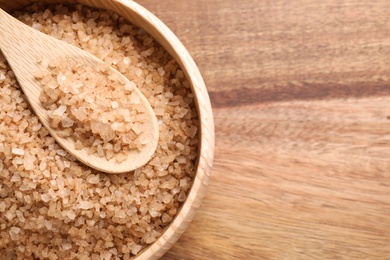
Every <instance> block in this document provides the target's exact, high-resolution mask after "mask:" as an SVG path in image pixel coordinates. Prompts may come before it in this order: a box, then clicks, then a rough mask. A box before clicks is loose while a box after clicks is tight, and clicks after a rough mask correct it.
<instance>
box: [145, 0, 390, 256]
mask: <svg viewBox="0 0 390 260" xmlns="http://www.w3.org/2000/svg"><path fill="white" fill-rule="evenodd" d="M138 2H139V3H140V4H142V5H143V6H145V7H146V8H147V9H149V10H150V11H152V12H153V13H155V14H156V15H157V16H158V17H159V18H160V19H161V20H163V21H164V22H165V23H166V24H167V25H168V26H169V27H170V28H171V29H172V30H173V31H174V32H175V33H176V34H177V35H178V37H179V38H180V39H181V40H182V42H183V43H184V44H185V45H186V47H187V48H188V50H189V51H190V53H191V54H192V55H193V57H194V59H195V61H196V62H197V63H198V65H199V68H200V70H201V72H202V74H203V76H204V79H205V81H206V84H207V86H208V90H209V93H210V97H211V101H212V104H213V107H214V116H215V127H216V151H215V163H214V169H213V172H212V176H211V179H210V185H209V188H208V191H207V194H206V197H205V199H204V201H203V204H202V206H201V208H200V210H199V211H198V214H197V215H196V217H195V219H194V221H193V223H192V224H191V225H190V227H189V229H188V230H187V231H186V233H185V234H184V235H183V236H182V238H181V239H180V240H179V241H178V242H177V244H176V245H175V246H174V247H173V248H172V249H171V250H170V251H169V252H168V253H167V254H166V255H165V256H164V258H163V259H166V260H167V259H278V260H280V259H332V260H333V259H381V260H382V259H390V1H388V0H372V1H363V0H361V1H358V0H327V1H323V0H294V1H292V0H243V1H234V0H212V1H210V0H192V1H190V0H182V1H177V0H164V1H147V0H138Z"/></svg>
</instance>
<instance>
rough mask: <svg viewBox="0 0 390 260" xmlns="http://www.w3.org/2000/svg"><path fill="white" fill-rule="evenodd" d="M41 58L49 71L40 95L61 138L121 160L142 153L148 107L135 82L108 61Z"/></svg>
mask: <svg viewBox="0 0 390 260" xmlns="http://www.w3.org/2000/svg"><path fill="white" fill-rule="evenodd" d="M39 62H40V63H42V64H43V63H45V65H46V69H45V70H40V71H37V72H36V76H35V77H36V79H37V80H38V81H39V82H40V83H41V85H42V92H41V94H40V98H39V99H40V101H41V103H42V105H43V107H45V108H46V109H47V110H48V116H49V119H50V126H51V127H52V128H53V129H57V130H58V131H59V135H60V136H61V137H70V138H72V139H73V140H74V142H75V143H76V146H75V147H76V149H87V150H88V153H89V154H94V153H95V154H97V155H99V156H100V157H106V158H107V159H111V158H113V157H115V159H116V160H117V162H121V161H123V160H125V159H126V156H127V154H128V152H129V151H130V150H138V151H140V150H141V149H142V147H143V146H144V145H145V144H146V143H147V140H146V142H144V141H143V139H142V134H143V133H144V132H145V131H146V130H145V126H144V121H145V118H144V113H145V111H144V109H145V108H144V107H143V105H142V104H141V101H140V98H139V96H138V94H137V93H136V91H135V87H136V86H135V83H134V82H132V81H129V82H126V81H124V80H123V78H122V77H121V76H120V75H118V74H117V73H114V72H113V70H112V69H111V68H110V67H109V66H108V65H99V66H97V67H96V68H94V67H91V66H90V65H86V64H81V63H70V62H69V61H61V60H55V61H52V62H50V63H49V62H45V59H43V58H42V59H41V60H39ZM118 153H119V155H117V154H118Z"/></svg>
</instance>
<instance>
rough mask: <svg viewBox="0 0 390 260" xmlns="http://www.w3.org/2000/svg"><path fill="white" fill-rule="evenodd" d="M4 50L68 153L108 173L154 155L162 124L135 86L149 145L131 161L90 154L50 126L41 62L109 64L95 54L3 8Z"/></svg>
mask: <svg viewBox="0 0 390 260" xmlns="http://www.w3.org/2000/svg"><path fill="white" fill-rule="evenodd" d="M0 35H1V37H0V50H1V51H2V53H3V54H4V56H5V57H6V59H7V61H8V63H9V64H10V66H11V68H12V70H13V72H14V74H15V76H16V78H17V80H18V82H19V85H20V87H21V88H22V90H23V92H24V94H25V96H26V98H27V100H28V102H29V103H30V106H31V108H32V109H33V110H34V112H35V114H36V115H37V117H38V118H39V119H40V121H41V122H42V124H43V125H44V126H45V127H46V129H47V130H48V131H49V133H50V135H51V136H52V137H54V138H55V139H56V141H57V143H58V144H59V145H61V146H62V147H63V148H64V149H65V150H66V151H68V153H70V154H71V155H72V156H73V157H75V158H76V159H77V160H79V161H80V162H82V163H84V164H85V165H87V166H89V167H91V168H94V169H96V170H99V171H103V172H106V173H123V172H129V171H133V170H135V169H137V168H139V167H141V166H143V165H144V164H146V163H147V162H148V161H149V160H150V159H151V158H152V156H153V154H154V152H155V150H156V148H157V143H158V124H157V118H156V116H155V114H154V111H153V109H152V107H151V106H150V104H149V102H148V100H147V99H146V97H145V96H144V95H143V94H142V93H141V91H140V90H139V89H138V88H136V87H134V89H133V90H134V92H135V93H136V94H137V95H138V97H139V100H140V103H141V104H142V105H143V107H144V108H145V109H144V111H145V121H144V122H143V123H144V129H145V132H144V133H142V134H143V137H144V139H145V140H147V142H146V143H145V144H144V146H143V147H142V149H141V150H130V151H128V156H127V158H126V159H125V160H124V161H122V162H118V161H117V160H116V159H115V156H114V157H113V158H111V159H106V157H100V156H99V155H98V154H97V153H92V154H90V153H89V152H88V151H87V150H86V149H76V147H75V141H74V140H73V139H72V138H70V137H62V136H60V135H59V131H58V130H57V129H53V128H52V127H51V126H50V118H49V115H48V110H46V109H45V108H44V107H43V105H42V103H41V102H40V99H39V97H40V94H41V92H42V86H41V84H40V82H39V81H38V80H36V78H35V74H36V72H37V71H45V70H47V68H46V67H45V66H44V64H42V63H41V62H38V61H39V60H42V59H44V60H46V61H47V62H48V64H50V63H53V62H55V61H58V60H61V61H66V62H69V63H71V64H75V63H77V64H79V65H82V66H90V67H92V68H93V69H98V68H99V66H103V65H104V64H105V63H104V62H103V61H102V60H100V59H98V58H97V57H95V56H94V55H92V54H90V53H88V52H86V51H83V50H81V49H79V48H77V47H75V46H73V45H70V44H68V43H66V42H63V41H60V40H57V39H55V38H53V37H51V36H48V35H46V34H44V33H41V32H39V31H37V30H35V29H34V28H31V27H29V26H27V25H25V24H23V23H22V22H20V21H18V20H17V19H15V18H13V17H12V16H10V15H9V14H7V13H6V12H5V11H4V10H2V9H0ZM110 70H111V73H113V74H115V75H116V76H117V77H119V78H120V80H121V81H123V82H129V80H128V79H127V78H126V77H125V76H123V75H122V74H121V73H119V72H118V71H116V70H115V69H113V68H111V67H110Z"/></svg>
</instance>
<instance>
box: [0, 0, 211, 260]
mask: <svg viewBox="0 0 390 260" xmlns="http://www.w3.org/2000/svg"><path fill="white" fill-rule="evenodd" d="M37 1H38V0H13V1H9V0H0V8H2V9H4V10H6V11H12V10H16V9H20V8H22V7H23V6H26V5H30V4H32V3H33V2H37ZM39 1H41V2H48V3H56V2H58V3H81V4H84V5H87V6H90V7H94V8H100V9H108V10H113V11H115V12H117V13H118V14H120V15H121V16H122V17H124V18H126V19H127V20H128V21H130V22H132V23H133V24H135V25H137V26H139V27H141V28H143V29H144V30H145V31H147V32H148V33H149V34H150V35H151V36H152V37H153V38H154V39H155V40H157V41H158V42H159V43H160V44H161V45H162V46H163V47H164V48H165V49H166V50H167V51H168V52H169V53H170V54H171V56H172V57H174V58H175V59H176V61H177V62H178V64H179V65H180V67H181V69H182V70H183V71H184V73H185V74H186V76H187V79H188V80H189V82H190V84H191V87H192V91H193V93H194V96H195V102H196V107H197V111H198V115H199V119H200V137H199V138H200V145H199V156H198V162H197V171H196V176H195V178H194V182H193V184H192V187H191V190H190V191H189V194H188V196H187V200H186V201H185V203H184V204H183V205H182V207H181V209H180V210H179V211H178V213H177V215H176V217H175V218H174V220H173V221H172V222H171V224H170V225H169V226H168V227H167V228H166V229H165V231H164V232H163V234H162V235H161V236H160V238H159V239H158V240H157V241H155V242H154V243H153V244H151V245H149V246H148V247H146V248H145V249H144V250H143V251H141V252H140V253H139V254H138V255H137V256H136V257H135V259H158V258H159V257H161V256H162V255H163V254H164V253H166V251H168V250H169V249H170V248H171V246H172V245H173V244H174V243H175V242H176V241H177V239H178V238H179V237H180V236H181V235H182V234H183V232H184V231H185V229H186V228H187V226H188V225H189V223H190V222H191V220H192V219H193V217H194V214H195V211H196V209H197V208H198V207H199V205H200V202H201V199H202V197H203V195H204V192H205V190H206V186H207V183H208V179H209V174H210V171H211V166H212V161H213V157H214V122H213V115H212V110H211V105H210V100H209V96H208V93H207V90H206V86H205V84H204V81H203V79H202V76H201V74H200V72H199V70H198V68H197V66H196V64H195V62H194V60H193V59H192V58H191V56H190V54H189V53H188V51H187V50H186V49H185V47H184V46H183V44H182V43H181V42H180V41H179V39H178V38H177V37H176V36H175V35H174V34H173V33H172V31H171V30H170V29H168V27H167V26H166V25H164V24H163V23H162V22H161V21H160V20H159V19H158V18H156V17H155V16H154V15H153V14H152V13H150V12H149V11H147V10H146V9H145V8H143V7H142V6H140V5H139V4H137V3H135V2H133V1H130V0H77V1H75V0H68V1H66V0H39Z"/></svg>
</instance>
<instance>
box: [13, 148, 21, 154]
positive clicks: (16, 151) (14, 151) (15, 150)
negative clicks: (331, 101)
mask: <svg viewBox="0 0 390 260" xmlns="http://www.w3.org/2000/svg"><path fill="white" fill-rule="evenodd" d="M12 153H13V154H15V155H24V150H23V149H20V148H12Z"/></svg>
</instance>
